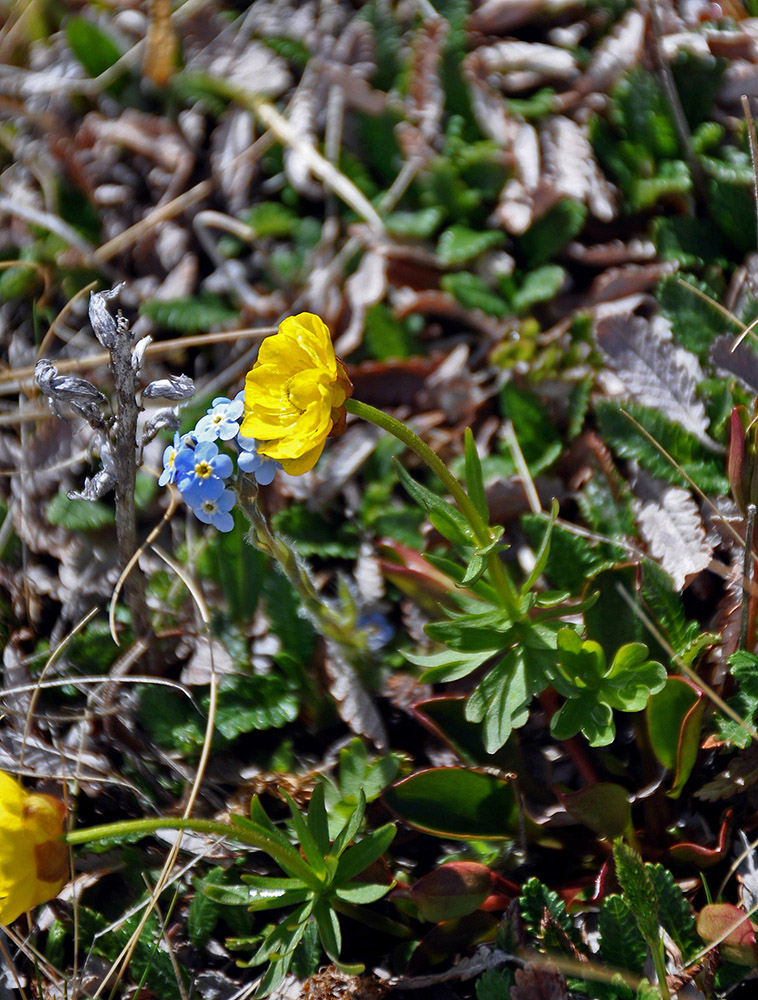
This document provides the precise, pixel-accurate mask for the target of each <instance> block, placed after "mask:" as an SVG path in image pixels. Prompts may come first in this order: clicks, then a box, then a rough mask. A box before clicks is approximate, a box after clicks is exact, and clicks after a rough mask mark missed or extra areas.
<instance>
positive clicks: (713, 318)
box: [656, 274, 738, 357]
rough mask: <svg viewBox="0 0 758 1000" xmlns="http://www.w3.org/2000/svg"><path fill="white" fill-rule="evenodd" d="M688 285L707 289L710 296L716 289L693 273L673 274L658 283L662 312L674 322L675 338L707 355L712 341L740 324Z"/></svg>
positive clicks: (695, 350)
mask: <svg viewBox="0 0 758 1000" xmlns="http://www.w3.org/2000/svg"><path fill="white" fill-rule="evenodd" d="M688 286H692V287H693V288H697V289H698V290H699V291H701V292H705V294H706V295H708V296H709V297H710V298H711V299H713V298H715V297H716V296H714V290H713V289H712V288H711V287H710V286H709V285H707V284H706V283H705V282H704V281H698V279H697V278H695V277H693V275H691V274H681V275H678V274H672V275H669V276H668V277H666V278H664V279H663V281H662V282H661V283H660V285H659V286H658V289H657V291H656V296H657V298H658V302H659V304H660V307H661V312H662V313H663V315H664V316H665V317H666V319H667V320H668V321H669V323H671V329H672V332H673V334H674V338H675V339H676V341H677V342H678V343H680V344H682V345H683V346H684V347H686V348H687V349H688V350H690V351H694V353H695V354H698V355H699V356H700V357H705V356H706V355H707V353H708V350H709V349H710V346H711V344H712V343H713V341H714V340H715V339H716V337H718V336H720V335H721V334H722V333H726V332H734V333H736V332H737V329H738V328H737V326H736V325H732V324H731V323H730V322H729V320H728V319H727V318H726V317H725V316H724V315H723V314H722V313H721V312H720V311H719V309H718V307H717V304H716V303H714V304H713V305H711V304H710V303H709V302H707V301H706V300H705V299H703V298H701V296H699V295H698V294H697V293H696V292H694V291H691V289H690V288H689V287H688Z"/></svg>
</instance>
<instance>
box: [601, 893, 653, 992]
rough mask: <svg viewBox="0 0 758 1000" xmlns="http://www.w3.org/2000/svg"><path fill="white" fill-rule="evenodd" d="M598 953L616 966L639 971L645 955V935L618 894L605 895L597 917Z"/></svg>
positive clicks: (643, 963) (636, 972) (639, 973)
mask: <svg viewBox="0 0 758 1000" xmlns="http://www.w3.org/2000/svg"><path fill="white" fill-rule="evenodd" d="M598 931H599V933H600V954H601V955H602V958H603V961H604V962H607V963H608V965H611V966H613V967H615V968H617V969H626V970H627V971H628V972H632V973H634V974H635V975H641V974H642V970H643V968H644V965H645V959H646V958H647V945H646V944H645V939H644V938H643V936H642V935H641V934H640V932H639V930H638V929H637V924H636V922H635V920H634V917H633V916H632V911H631V910H630V909H629V907H628V906H627V904H626V902H625V901H624V900H623V898H622V897H621V896H606V898H605V899H604V900H603V903H602V905H601V907H600V915H599V917H598Z"/></svg>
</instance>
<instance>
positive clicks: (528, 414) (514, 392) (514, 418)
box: [500, 382, 563, 476]
mask: <svg viewBox="0 0 758 1000" xmlns="http://www.w3.org/2000/svg"><path fill="white" fill-rule="evenodd" d="M500 406H501V409H502V411H503V416H504V417H506V418H508V419H509V420H510V421H511V423H512V424H513V430H514V432H515V434H516V438H517V439H518V443H519V447H520V448H521V451H522V452H523V455H524V459H525V461H526V464H527V465H528V467H529V472H530V473H531V474H532V475H533V476H536V475H537V474H538V473H539V472H544V470H545V469H546V468H548V467H549V466H550V465H552V463H553V462H554V461H555V460H556V458H557V457H558V456H559V455H560V454H561V451H562V450H563V443H562V440H561V437H560V435H559V434H558V431H557V430H556V428H555V426H554V425H553V423H552V422H551V421H550V419H549V418H548V417H547V415H546V408H545V405H544V403H543V402H542V401H541V400H539V399H538V398H537V397H536V396H535V395H534V394H533V393H531V392H529V391H528V390H526V389H522V388H520V387H519V386H517V385H515V384H514V383H513V382H507V383H506V384H505V385H504V386H503V388H502V389H501V390H500Z"/></svg>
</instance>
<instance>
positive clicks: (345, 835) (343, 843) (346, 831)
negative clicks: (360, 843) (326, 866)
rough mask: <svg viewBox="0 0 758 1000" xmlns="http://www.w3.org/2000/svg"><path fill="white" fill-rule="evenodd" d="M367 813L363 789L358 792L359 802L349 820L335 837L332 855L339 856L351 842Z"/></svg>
mask: <svg viewBox="0 0 758 1000" xmlns="http://www.w3.org/2000/svg"><path fill="white" fill-rule="evenodd" d="M365 813H366V796H365V795H364V794H363V790H362V789H361V790H360V791H359V792H358V802H357V803H356V805H355V807H354V808H353V810H352V811H351V813H350V816H349V817H348V820H347V822H346V823H345V825H344V826H343V827H342V829H341V830H340V832H339V833H338V834H337V836H336V837H335V838H334V843H333V844H332V849H331V851H330V852H329V853H330V854H331V856H332V857H334V858H338V857H340V855H341V854H342V852H343V851H344V850H345V848H346V847H347V846H348V844H349V843H350V842H351V840H352V839H353V837H354V836H355V835H356V833H357V832H358V830H360V827H361V823H362V822H363V817H364V815H365Z"/></svg>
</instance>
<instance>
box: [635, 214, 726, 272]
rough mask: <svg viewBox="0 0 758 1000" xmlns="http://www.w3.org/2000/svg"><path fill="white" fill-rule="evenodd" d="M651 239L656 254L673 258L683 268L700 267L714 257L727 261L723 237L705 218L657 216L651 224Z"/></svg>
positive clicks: (667, 258) (720, 260)
mask: <svg viewBox="0 0 758 1000" xmlns="http://www.w3.org/2000/svg"><path fill="white" fill-rule="evenodd" d="M653 240H654V242H655V246H656V249H657V251H658V256H659V257H661V258H662V259H663V260H673V261H676V263H677V264H679V266H680V267H683V268H695V269H697V268H702V267H704V266H705V264H706V263H707V262H710V261H712V260H714V258H718V259H719V262H723V263H724V264H725V263H726V260H725V258H724V253H725V251H724V243H723V240H722V239H721V236H720V234H719V232H718V230H717V229H716V227H715V226H714V225H713V223H711V222H710V221H708V220H706V219H697V218H695V217H694V216H691V215H676V216H660V217H659V218H657V219H656V220H655V221H654V223H653Z"/></svg>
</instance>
